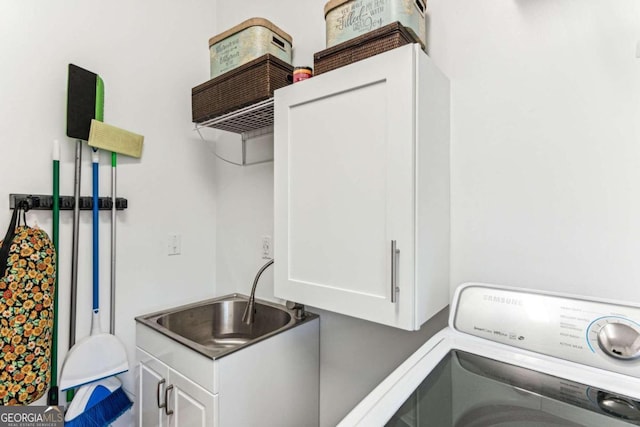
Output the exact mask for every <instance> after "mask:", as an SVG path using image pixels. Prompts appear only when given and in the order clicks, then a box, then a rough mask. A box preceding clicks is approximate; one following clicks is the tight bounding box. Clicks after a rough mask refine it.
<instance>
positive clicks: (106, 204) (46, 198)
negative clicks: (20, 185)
mask: <svg viewBox="0 0 640 427" xmlns="http://www.w3.org/2000/svg"><path fill="white" fill-rule="evenodd" d="M23 200H25V201H26V202H27V203H28V207H29V210H31V209H34V210H45V211H46V210H49V211H50V210H52V209H53V196H50V195H41V194H9V208H10V209H15V207H16V205H18V204H19V203H20V202H21V201H23ZM74 204H75V203H74V199H73V196H60V210H73V208H74ZM127 204H128V203H127V199H124V198H121V197H116V209H117V210H124V209H127ZM112 207H113V202H112V201H111V197H99V198H98V209H99V210H111V209H112ZM91 209H93V198H92V197H91V196H83V197H80V210H91Z"/></svg>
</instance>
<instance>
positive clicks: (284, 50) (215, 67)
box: [209, 18, 292, 79]
mask: <svg viewBox="0 0 640 427" xmlns="http://www.w3.org/2000/svg"><path fill="white" fill-rule="evenodd" d="M291 45H292V39H291V36H290V35H289V34H287V33H285V32H284V31H283V30H281V29H280V28H278V27H277V26H275V25H274V24H273V23H272V22H270V21H268V20H266V19H264V18H251V19H248V20H246V21H244V22H242V23H240V24H238V25H236V26H235V27H233V28H230V29H228V30H227V31H225V32H223V33H221V34H218V35H217V36H215V37H212V38H211V39H209V53H210V57H211V78H212V79H213V78H216V77H218V76H220V75H221V74H224V73H226V72H227V71H230V70H233V69H234V68H237V67H239V66H240V65H242V64H246V63H247V62H249V61H252V60H254V59H256V58H258V57H260V56H262V55H265V54H267V53H268V54H270V55H273V56H275V57H276V58H279V59H281V60H282V61H284V62H286V63H287V64H291Z"/></svg>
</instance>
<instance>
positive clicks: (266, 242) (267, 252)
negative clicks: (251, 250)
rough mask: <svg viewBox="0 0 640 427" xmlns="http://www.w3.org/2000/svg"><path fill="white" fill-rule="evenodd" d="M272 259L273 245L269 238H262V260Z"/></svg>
mask: <svg viewBox="0 0 640 427" xmlns="http://www.w3.org/2000/svg"><path fill="white" fill-rule="evenodd" d="M271 258H273V243H272V241H271V236H262V259H271Z"/></svg>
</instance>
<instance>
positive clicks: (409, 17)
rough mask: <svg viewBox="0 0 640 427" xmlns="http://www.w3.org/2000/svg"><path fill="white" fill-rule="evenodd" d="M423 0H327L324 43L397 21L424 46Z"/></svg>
mask: <svg viewBox="0 0 640 427" xmlns="http://www.w3.org/2000/svg"><path fill="white" fill-rule="evenodd" d="M426 7H427V3H426V0H331V1H330V2H328V3H327V4H326V5H325V6H324V17H325V21H326V36H327V47H331V46H335V45H337V44H339V43H342V42H345V41H347V40H350V39H353V38H355V37H358V36H361V35H363V34H365V33H367V32H369V31H371V30H375V29H377V28H380V27H383V26H385V25H387V24H390V23H391V22H394V21H399V22H400V23H401V24H402V25H404V26H405V27H408V28H411V29H412V30H413V32H415V33H416V34H417V35H418V38H419V39H420V44H421V45H422V48H423V49H424V48H425V46H426V40H427V34H426V17H425V12H426Z"/></svg>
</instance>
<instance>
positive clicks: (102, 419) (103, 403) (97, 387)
mask: <svg viewBox="0 0 640 427" xmlns="http://www.w3.org/2000/svg"><path fill="white" fill-rule="evenodd" d="M113 380H114V378H108V379H107V380H102V381H98V382H96V383H92V384H87V385H86V386H83V387H81V388H80V390H78V393H77V394H76V397H75V398H74V400H73V401H72V402H71V405H70V406H69V410H68V411H67V415H66V416H65V423H64V425H65V427H94V426H95V427H105V426H108V425H109V424H111V423H112V422H114V421H115V420H116V419H117V418H118V417H120V416H121V415H122V414H123V413H125V412H126V411H127V410H128V409H129V408H131V406H132V405H133V403H131V401H130V400H129V397H128V396H127V394H126V393H125V392H124V390H123V389H122V387H121V386H119V387H117V388H115V389H114V388H113ZM110 381H111V382H110ZM115 381H117V380H115ZM117 383H118V384H119V381H117ZM85 387H86V389H85V390H84V391H85V393H83V390H82V389H83V388H85ZM83 395H85V398H84V399H83V398H82V397H81V396H83ZM76 399H80V400H79V402H80V404H81V405H82V406H83V407H84V408H83V410H82V412H80V413H79V414H77V416H74V417H73V418H72V419H68V417H69V415H72V414H71V413H72V412H76V409H74V408H72V406H73V404H74V402H76Z"/></svg>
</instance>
